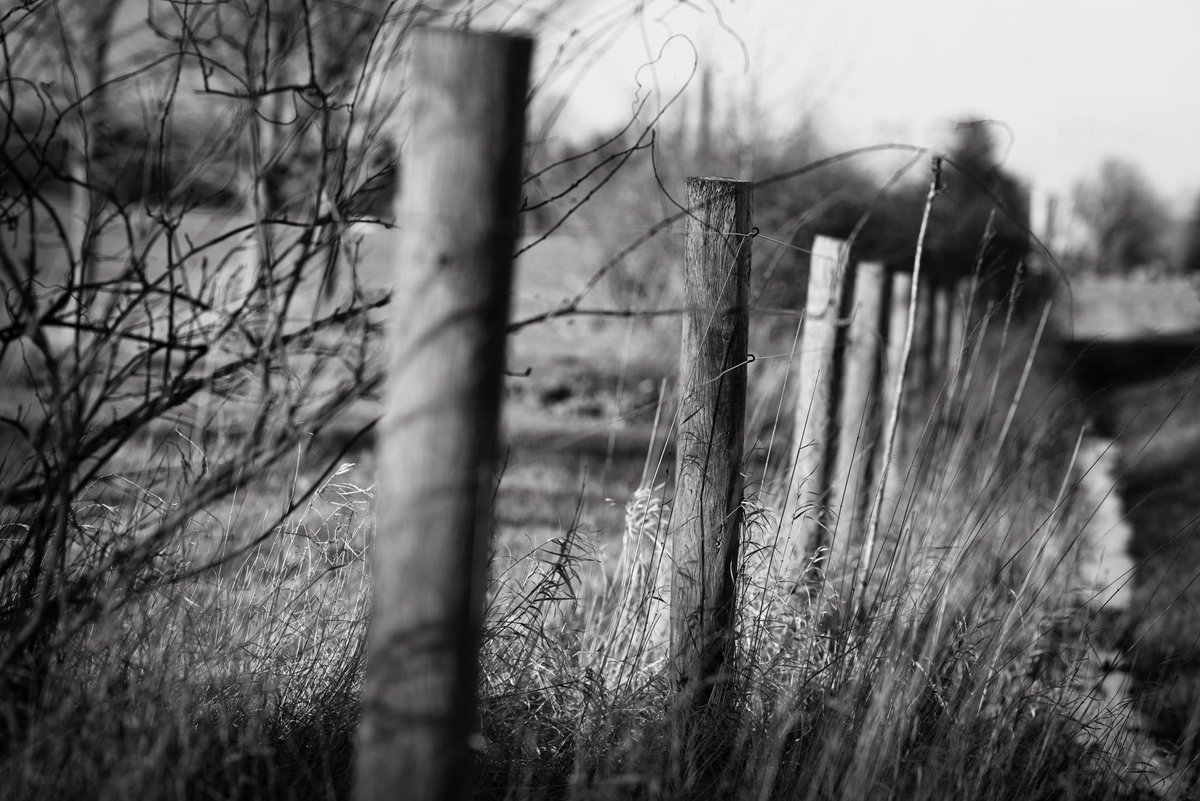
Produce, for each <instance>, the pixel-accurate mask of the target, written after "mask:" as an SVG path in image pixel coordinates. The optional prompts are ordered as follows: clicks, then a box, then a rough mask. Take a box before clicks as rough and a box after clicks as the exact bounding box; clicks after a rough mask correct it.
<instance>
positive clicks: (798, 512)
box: [783, 236, 850, 579]
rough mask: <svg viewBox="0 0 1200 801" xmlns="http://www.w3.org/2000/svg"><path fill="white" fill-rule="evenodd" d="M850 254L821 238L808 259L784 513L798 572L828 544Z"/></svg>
mask: <svg viewBox="0 0 1200 801" xmlns="http://www.w3.org/2000/svg"><path fill="white" fill-rule="evenodd" d="M849 250H850V248H849V246H848V245H847V244H846V243H845V242H843V241H841V240H840V239H833V238H831V237H827V236H818V237H817V238H816V240H815V241H814V242H813V249H812V258H811V260H810V267H809V275H808V298H807V300H806V301H805V304H804V322H803V324H802V327H801V332H800V364H799V366H798V368H797V371H796V373H797V376H796V395H795V404H796V405H795V410H794V414H793V421H794V429H793V430H794V431H795V434H794V441H793V444H792V450H793V453H794V454H795V463H794V466H793V468H792V474H791V477H790V480H789V482H788V494H787V499H786V504H785V506H784V511H783V516H784V525H785V526H787V527H788V529H789V531H790V534H789V543H788V549H789V551H790V553H788V554H787V558H788V559H789V561H790V564H792V565H794V566H795V567H796V569H797V570H799V569H800V568H802V567H804V566H805V565H806V564H807V561H808V559H809V558H811V557H812V555H813V554H814V553H816V552H817V550H818V549H820V548H822V547H828V546H829V480H830V471H831V470H832V466H833V461H834V459H835V458H836V450H837V441H836V434H837V432H836V430H835V425H834V417H835V414H836V411H837V399H836V398H835V397H834V395H833V386H834V370H835V365H836V356H837V340H838V323H839V320H838V315H839V314H840V313H841V306H842V292H843V287H844V285H845V281H846V260H847V257H848V255H849ZM800 578H801V577H800V576H797V579H800Z"/></svg>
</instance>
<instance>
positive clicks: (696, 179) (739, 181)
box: [687, 175, 751, 186]
mask: <svg viewBox="0 0 1200 801" xmlns="http://www.w3.org/2000/svg"><path fill="white" fill-rule="evenodd" d="M687 182H688V184H689V185H690V184H693V183H710V182H711V183H722V184H735V185H738V186H743V185H745V184H749V183H751V182H750V181H748V180H746V179H745V178H722V177H720V176H717V175H705V176H700V175H694V176H690V177H689V178H688V179H687Z"/></svg>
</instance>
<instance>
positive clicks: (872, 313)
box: [829, 261, 887, 570]
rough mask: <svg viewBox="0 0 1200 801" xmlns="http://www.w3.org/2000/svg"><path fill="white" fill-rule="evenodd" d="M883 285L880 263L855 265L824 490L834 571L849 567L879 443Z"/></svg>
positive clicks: (871, 262)
mask: <svg viewBox="0 0 1200 801" xmlns="http://www.w3.org/2000/svg"><path fill="white" fill-rule="evenodd" d="M886 280H887V273H886V272H885V270H884V267H883V264H882V263H881V262H877V261H867V262H859V263H858V265H857V267H856V269H855V276H854V291H853V301H852V304H851V309H850V329H849V332H848V334H847V336H846V344H845V348H844V351H843V353H842V389H841V396H842V397H841V402H840V408H839V410H838V444H837V449H836V450H837V467H836V469H835V470H834V473H833V480H832V481H831V482H830V486H829V505H830V507H831V508H832V509H833V510H834V511H835V512H836V513H837V515H838V517H837V528H836V529H835V536H834V538H833V542H832V544H831V548H832V552H833V553H832V554H831V556H830V560H829V561H830V564H832V565H836V566H837V568H838V569H839V570H840V569H843V568H846V569H849V568H850V561H849V559H848V557H849V556H850V555H851V554H852V552H853V549H852V547H851V546H852V544H853V540H854V539H855V537H856V535H857V534H858V533H859V529H860V528H861V526H862V525H864V524H865V523H866V520H864V519H863V517H864V512H865V511H866V509H867V492H868V491H869V490H870V476H871V470H870V466H871V461H872V459H873V458H874V453H875V445H876V443H877V441H878V439H879V417H878V415H877V414H876V406H877V404H876V399H877V398H878V396H879V386H878V380H879V374H880V371H879V355H880V351H881V348H880V343H881V340H882V338H883V332H882V330H881V325H882V323H883V291H884V286H885V282H886Z"/></svg>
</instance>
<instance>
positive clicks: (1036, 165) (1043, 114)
mask: <svg viewBox="0 0 1200 801" xmlns="http://www.w3.org/2000/svg"><path fill="white" fill-rule="evenodd" d="M636 5H637V4H636V3H632V2H629V0H582V1H581V2H576V3H574V4H569V5H568V6H567V8H566V9H565V10H564V11H563V12H562V13H560V14H556V15H552V16H551V17H550V18H549V19H547V20H545V24H544V25H542V26H540V34H539V42H538V49H539V63H541V64H542V65H543V66H545V65H546V64H547V63H548V62H549V61H550V60H551V59H552V58H553V57H554V55H555V51H556V48H557V44H558V41H560V40H559V37H563V36H565V35H566V32H567V31H569V30H570V29H571V28H572V27H577V28H579V29H580V30H582V31H584V32H592V33H598V34H600V35H604V36H611V37H612V40H611V41H608V40H606V46H605V48H604V50H605V53H604V55H603V57H602V58H601V59H600V60H599V61H598V62H597V63H596V64H595V66H594V67H593V68H592V69H591V70H590V71H589V72H588V74H587V75H586V77H585V78H584V79H583V80H582V81H581V82H580V83H578V84H576V85H574V88H573V90H572V91H570V93H569V94H570V99H571V100H570V106H569V108H568V109H567V111H566V113H565V114H564V115H563V117H562V120H561V123H562V125H563V126H564V127H563V128H561V129H560V131H569V132H571V133H575V132H578V131H583V130H586V129H588V128H596V127H600V126H601V125H604V124H607V125H609V126H611V125H612V124H615V123H616V122H617V121H619V120H622V119H625V118H627V117H628V111H629V108H630V104H631V101H632V99H633V93H634V91H635V89H636V83H635V75H638V74H639V73H638V72H637V70H638V66H639V65H640V64H642V63H644V62H646V61H647V60H648V57H647V53H651V54H654V53H657V52H658V51H659V48H660V47H661V46H662V44H663V42H665V41H667V40H668V38H669V37H671V36H672V35H674V34H684V35H686V36H687V37H689V41H685V40H684V39H682V38H679V39H675V40H673V41H672V42H671V43H670V44H669V45H668V47H667V57H666V58H664V60H663V61H662V62H660V63H659V64H658V65H657V66H656V67H655V68H654V69H653V70H642V71H641V73H640V76H641V79H642V82H643V83H644V84H652V85H653V84H657V85H658V86H659V87H660V91H661V92H662V93H664V94H669V93H670V92H672V91H674V89H675V88H676V87H678V86H679V85H680V82H681V81H682V80H683V79H684V78H685V77H686V75H687V73H688V71H690V68H691V64H692V59H693V43H694V45H695V47H696V48H697V49H698V50H699V53H698V55H699V58H701V59H704V60H706V61H707V62H709V63H711V64H712V65H713V67H714V69H716V70H717V71H718V72H717V75H718V80H717V85H718V87H719V89H718V93H717V98H716V104H717V110H718V113H720V112H721V110H722V107H724V110H725V111H727V112H728V111H730V110H734V111H737V112H739V113H740V114H741V119H742V120H744V121H745V122H744V124H750V125H758V126H763V127H765V128H767V129H769V130H773V131H779V130H781V129H782V128H784V127H786V126H788V125H789V124H792V123H794V122H795V121H796V120H797V119H800V118H802V117H803V116H804V115H806V114H807V115H812V117H813V119H815V120H816V121H817V123H818V127H819V129H820V131H821V132H822V133H823V134H824V135H825V137H826V139H827V140H828V143H829V144H830V145H831V146H832V147H834V148H835V149H837V150H843V149H849V148H851V147H858V146H862V145H869V144H876V143H880V142H886V141H903V142H907V143H910V144H922V145H937V144H940V143H944V141H945V134H946V130H947V127H948V123H949V122H951V121H952V120H954V119H957V118H960V117H974V118H988V119H995V120H999V121H1001V122H1003V123H1005V124H1006V125H1007V126H1008V127H1009V128H1011V130H1012V132H1013V135H1014V137H1015V138H1014V139H1013V141H1012V147H1011V150H1010V152H1009V157H1008V162H1007V163H1008V166H1009V167H1010V168H1011V169H1013V170H1014V171H1015V172H1017V173H1018V174H1020V175H1022V176H1023V177H1025V178H1028V179H1035V180H1036V182H1037V183H1038V184H1039V185H1040V186H1043V187H1045V188H1046V189H1048V190H1049V191H1055V192H1060V193H1065V192H1066V191H1068V189H1069V187H1070V186H1071V185H1072V184H1073V183H1074V182H1075V181H1076V180H1077V179H1079V178H1080V177H1083V176H1085V175H1087V174H1089V173H1090V172H1091V171H1094V170H1095V168H1096V167H1097V166H1098V164H1099V162H1100V161H1101V160H1102V159H1103V158H1105V157H1107V156H1118V157H1121V158H1123V159H1127V160H1129V161H1131V162H1133V163H1135V164H1137V165H1138V166H1139V167H1141V168H1142V169H1143V171H1144V172H1145V173H1146V175H1147V177H1148V178H1149V179H1150V180H1151V182H1152V183H1153V184H1154V185H1155V187H1156V188H1157V189H1158V191H1159V192H1160V193H1161V194H1162V195H1163V196H1164V198H1165V199H1166V200H1168V201H1169V202H1171V203H1172V205H1173V206H1174V207H1175V208H1176V209H1177V210H1179V211H1184V210H1186V209H1187V208H1189V207H1190V206H1191V202H1192V199H1193V198H1194V197H1195V194H1196V193H1197V192H1200V152H1198V151H1200V91H1198V90H1197V87H1198V84H1200V0H1142V2H1136V3H1135V2H1132V0H1124V1H1123V2H1122V1H1121V0H1007V2H1003V3H1000V2H983V1H982V0H682V2H681V1H680V0H658V1H657V2H654V0H649V1H648V2H646V3H645V5H646V6H647V8H646V10H645V12H644V13H642V14H641V15H640V16H638V15H635V14H634V12H633V11H632V9H633V8H634V7H635V6H636ZM714 7H715V8H717V9H719V10H720V12H721V14H722V15H723V18H724V21H725V23H726V24H727V26H728V27H729V28H731V29H732V30H733V31H735V32H736V34H737V36H738V37H740V39H741V40H742V41H743V42H744V43H745V45H746V48H747V49H748V51H749V65H748V68H747V66H746V65H745V63H744V54H743V50H742V46H741V44H739V41H738V38H735V36H733V35H732V34H731V33H728V32H726V31H724V30H722V28H721V27H720V26H719V25H718V24H717V21H716V16H715V14H714V12H713V8H714ZM608 26H611V27H608ZM576 41H578V40H576ZM609 45H611V46H609ZM560 72H561V70H560ZM697 88H698V83H693V84H692V86H691V87H690V89H689V90H688V91H689V92H690V93H694V94H698V93H697V92H696V89H697ZM998 134H999V135H1000V137H1001V138H1002V141H1003V136H1004V135H1003V132H1002V131H1000V132H998Z"/></svg>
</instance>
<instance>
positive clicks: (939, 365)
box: [930, 284, 950, 384]
mask: <svg viewBox="0 0 1200 801" xmlns="http://www.w3.org/2000/svg"><path fill="white" fill-rule="evenodd" d="M930 350H931V352H932V357H931V359H930V361H931V362H932V365H931V366H932V371H933V380H934V381H935V382H936V383H938V384H942V383H944V382H945V381H946V378H947V376H948V375H949V372H950V369H949V368H950V290H949V289H947V288H946V286H945V285H944V284H935V285H934V286H933V336H932V342H931V343H930Z"/></svg>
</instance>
